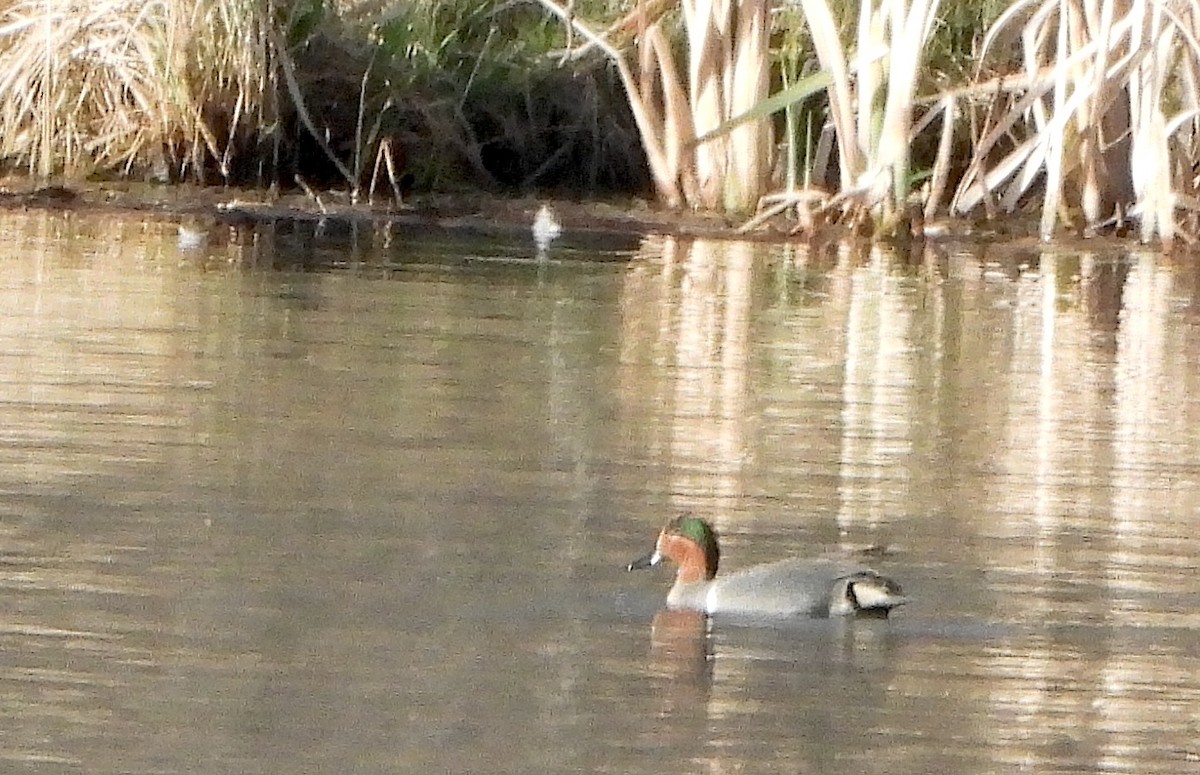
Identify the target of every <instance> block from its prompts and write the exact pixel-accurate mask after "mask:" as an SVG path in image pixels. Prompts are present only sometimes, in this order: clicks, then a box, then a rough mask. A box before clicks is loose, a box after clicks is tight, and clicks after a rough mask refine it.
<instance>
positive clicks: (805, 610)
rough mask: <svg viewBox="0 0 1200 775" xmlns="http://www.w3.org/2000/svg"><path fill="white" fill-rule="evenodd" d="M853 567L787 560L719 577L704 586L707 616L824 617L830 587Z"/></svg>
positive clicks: (826, 561) (840, 564) (850, 571)
mask: <svg viewBox="0 0 1200 775" xmlns="http://www.w3.org/2000/svg"><path fill="white" fill-rule="evenodd" d="M856 570H861V568H859V567H858V566H856V565H853V564H845V563H839V562H835V561H832V560H823V559H814V560H802V559H790V560H780V561H779V562H773V563H769V564H767V565H756V566H754V567H753V568H747V569H746V570H742V571H736V572H734V573H731V574H729V575H727V576H719V577H718V578H717V579H716V580H715V581H713V582H711V583H710V584H709V585H708V589H707V590H706V600H705V609H706V610H707V611H708V612H709V613H710V614H719V613H729V614H750V615H757V616H828V615H829V599H830V593H831V592H832V590H833V588H834V585H835V583H836V581H837V579H839V578H840V577H842V576H844V575H846V574H847V573H853V572H855V571H856Z"/></svg>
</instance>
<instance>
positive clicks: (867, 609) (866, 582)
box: [830, 570, 908, 617]
mask: <svg viewBox="0 0 1200 775" xmlns="http://www.w3.org/2000/svg"><path fill="white" fill-rule="evenodd" d="M907 602H908V598H907V597H905V595H904V590H902V589H901V588H900V585H899V584H897V583H896V582H895V581H893V580H892V579H889V578H888V577H887V576H881V575H879V574H878V573H876V572H875V571H869V570H864V571H859V572H857V573H852V574H850V575H848V576H843V577H842V578H840V579H838V584H837V587H836V588H835V590H834V599H833V601H832V605H831V607H830V612H831V613H840V614H857V615H859V616H876V617H886V616H887V615H888V613H889V612H890V611H891V610H892V609H893V608H895V607H897V606H901V605H904V604H905V603H907Z"/></svg>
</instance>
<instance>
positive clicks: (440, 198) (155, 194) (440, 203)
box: [0, 183, 797, 240]
mask: <svg viewBox="0 0 1200 775" xmlns="http://www.w3.org/2000/svg"><path fill="white" fill-rule="evenodd" d="M543 204H548V205H549V206H550V207H551V208H553V210H554V213H555V216H556V217H557V219H558V221H559V222H560V223H561V224H562V226H563V228H564V229H565V230H566V231H568V232H578V233H585V234H590V235H603V234H606V233H611V234H619V235H622V236H625V237H628V236H630V235H633V234H668V235H677V236H686V237H703V238H708V239H752V240H780V239H797V237H789V236H788V235H787V234H786V233H784V232H781V231H770V230H762V231H758V232H755V233H752V234H741V233H739V232H738V227H739V226H740V225H741V224H742V223H743V222H744V219H735V218H732V217H722V216H719V215H712V214H700V213H689V212H680V211H666V210H660V209H656V208H655V207H653V206H652V205H650V204H647V203H646V202H644V201H639V200H627V201H624V202H615V201H587V202H576V201H569V200H563V199H550V198H536V199H535V198H506V197H502V196H488V195H481V194H477V193H468V194H437V195H425V196H414V197H411V198H409V199H406V200H405V201H404V202H403V203H401V204H399V205H397V204H395V203H394V202H392V201H391V199H390V198H387V199H384V198H383V197H376V198H375V201H374V202H373V203H368V202H358V203H353V202H351V201H350V197H349V195H348V194H347V193H346V192H342V191H322V192H316V193H314V194H304V193H285V194H274V193H272V192H269V191H264V190H255V189H233V188H219V187H198V186H191V185H170V186H168V185H150V184H140V183H138V184H123V183H113V184H90V185H83V186H76V185H71V186H41V187H37V186H32V185H20V184H16V185H11V186H3V185H0V211H3V210H9V211H11V210H31V209H46V210H60V211H62V210H65V211H88V212H95V211H101V212H103V211H111V212H114V213H124V214H128V215H140V216H148V217H153V218H155V219H156V220H164V221H171V220H176V221H179V222H180V223H188V224H207V225H216V226H225V225H229V226H237V225H252V224H254V223H270V222H276V221H283V220H290V221H298V222H305V221H310V222H311V221H322V220H325V221H331V220H333V221H342V222H346V223H353V224H356V225H359V226H365V227H369V228H384V227H388V226H393V227H397V228H404V229H409V230H418V231H419V230H430V231H439V230H445V231H455V232H466V233H479V234H481V235H486V234H515V233H518V232H528V231H529V229H530V227H531V225H532V223H533V220H534V217H535V216H536V214H537V211H538V209H539V208H540V207H541V206H542V205H543Z"/></svg>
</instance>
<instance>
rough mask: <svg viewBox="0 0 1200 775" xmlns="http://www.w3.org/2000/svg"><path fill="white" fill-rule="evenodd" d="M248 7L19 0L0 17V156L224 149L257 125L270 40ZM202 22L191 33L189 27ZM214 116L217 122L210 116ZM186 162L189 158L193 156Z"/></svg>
mask: <svg viewBox="0 0 1200 775" xmlns="http://www.w3.org/2000/svg"><path fill="white" fill-rule="evenodd" d="M263 22H264V19H263V18H262V13H261V11H260V10H259V8H258V4H257V3H254V2H249V1H248V0H211V1H202V2H197V3H194V4H189V3H175V2H169V1H168V0H96V1H95V2H81V1H72V0H22V1H21V2H17V3H13V4H10V5H8V6H6V7H5V8H4V9H3V12H2V14H0V95H4V98H3V99H0V155H2V156H4V157H7V158H17V159H23V160H24V161H25V163H26V164H27V166H28V169H29V171H30V172H31V173H34V174H37V175H39V176H43V177H45V176H49V175H51V174H52V173H54V172H57V171H65V172H66V173H68V174H83V173H86V172H89V171H91V170H94V169H98V168H117V169H121V170H123V171H126V172H128V171H129V170H130V168H131V167H133V166H134V165H135V164H137V163H138V162H139V161H144V160H146V159H156V160H157V162H158V163H159V164H163V165H166V164H170V163H174V164H176V165H179V164H184V165H186V164H187V163H188V162H189V159H187V158H178V157H172V153H173V151H174V150H177V149H180V148H193V149H207V151H208V152H209V153H211V154H212V155H213V156H214V157H215V158H217V159H219V160H220V159H223V158H226V154H227V143H228V142H229V139H230V137H231V136H232V135H234V134H235V133H236V131H237V129H238V127H239V126H241V124H242V123H243V122H245V121H247V120H248V119H249V118H250V117H254V119H255V120H256V122H261V121H262V120H263V119H262V117H261V115H260V114H261V112H262V111H263V110H264V109H265V107H266V105H265V103H264V95H265V94H267V92H268V80H269V75H268V73H269V71H270V68H269V60H270V52H269V45H268V44H267V42H266V39H265V35H264V32H265V29H264V24H263ZM198 30H203V33H202V34H198V33H197V32H196V31H198ZM218 114H225V115H223V116H222V118H223V119H224V120H223V122H222V124H223V125H222V126H219V127H218V126H216V125H214V123H213V121H212V119H213V118H214V116H215V115H218ZM192 160H194V159H192Z"/></svg>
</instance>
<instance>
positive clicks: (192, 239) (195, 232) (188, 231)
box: [179, 223, 208, 250]
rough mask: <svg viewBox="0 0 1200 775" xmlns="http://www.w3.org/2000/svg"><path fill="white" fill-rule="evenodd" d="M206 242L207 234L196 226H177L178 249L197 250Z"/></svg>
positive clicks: (188, 224)
mask: <svg viewBox="0 0 1200 775" xmlns="http://www.w3.org/2000/svg"><path fill="white" fill-rule="evenodd" d="M206 242H208V232H207V231H206V230H205V229H203V228H201V227H200V226H198V225H196V224H191V223H181V224H179V249H180V250H197V249H199V248H202V247H204V245H205V243H206Z"/></svg>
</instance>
